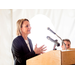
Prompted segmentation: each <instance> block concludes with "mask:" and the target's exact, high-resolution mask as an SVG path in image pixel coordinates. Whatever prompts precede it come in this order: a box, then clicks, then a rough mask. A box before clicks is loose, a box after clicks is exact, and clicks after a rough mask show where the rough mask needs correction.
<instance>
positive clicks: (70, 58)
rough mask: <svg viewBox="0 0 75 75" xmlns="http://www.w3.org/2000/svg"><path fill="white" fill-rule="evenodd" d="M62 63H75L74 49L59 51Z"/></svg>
mask: <svg viewBox="0 0 75 75" xmlns="http://www.w3.org/2000/svg"><path fill="white" fill-rule="evenodd" d="M61 55H62V56H61V57H62V58H61V59H62V65H71V64H75V51H74V50H73V51H72V50H71V51H62V52H61Z"/></svg>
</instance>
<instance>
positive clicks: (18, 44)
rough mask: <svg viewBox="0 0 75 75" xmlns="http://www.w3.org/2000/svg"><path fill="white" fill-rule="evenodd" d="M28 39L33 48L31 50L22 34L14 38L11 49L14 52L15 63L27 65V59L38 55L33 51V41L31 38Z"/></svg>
mask: <svg viewBox="0 0 75 75" xmlns="http://www.w3.org/2000/svg"><path fill="white" fill-rule="evenodd" d="M28 41H29V45H30V48H31V52H30V51H29V48H28V46H27V44H26V42H25V40H24V39H23V37H22V36H18V37H16V38H15V39H14V40H13V42H12V47H11V51H12V54H13V58H14V64H15V65H26V60H27V59H29V58H32V57H34V56H36V55H37V54H35V52H34V51H33V46H32V42H31V40H30V39H29V38H28Z"/></svg>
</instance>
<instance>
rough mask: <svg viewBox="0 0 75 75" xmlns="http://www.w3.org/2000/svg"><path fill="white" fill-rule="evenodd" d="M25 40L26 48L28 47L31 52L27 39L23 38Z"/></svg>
mask: <svg viewBox="0 0 75 75" xmlns="http://www.w3.org/2000/svg"><path fill="white" fill-rule="evenodd" d="M25 42H26V44H27V46H28V48H29V50H30V52H31V49H30V46H29V41H28V40H25Z"/></svg>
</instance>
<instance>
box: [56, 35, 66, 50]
mask: <svg viewBox="0 0 75 75" xmlns="http://www.w3.org/2000/svg"><path fill="white" fill-rule="evenodd" d="M55 35H56V36H57V37H59V36H58V35H57V34H55ZM59 38H60V39H61V37H59ZM61 41H62V42H63V44H64V45H65V43H64V41H63V40H62V39H61ZM65 49H66V50H67V48H66V45H65Z"/></svg>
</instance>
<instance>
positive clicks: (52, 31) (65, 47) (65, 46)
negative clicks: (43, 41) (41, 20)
mask: <svg viewBox="0 0 75 75" xmlns="http://www.w3.org/2000/svg"><path fill="white" fill-rule="evenodd" d="M47 29H48V30H49V31H51V32H52V33H53V34H55V35H56V36H57V37H58V38H60V40H61V41H62V42H63V44H64V45H65V43H64V41H63V40H62V39H61V37H59V36H58V35H57V34H56V33H55V32H54V31H53V30H51V29H50V28H49V27H48V28H47ZM65 50H67V48H66V45H65Z"/></svg>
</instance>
